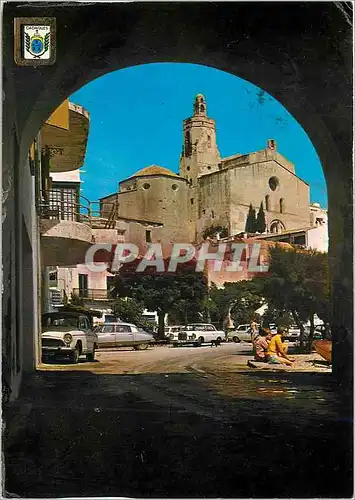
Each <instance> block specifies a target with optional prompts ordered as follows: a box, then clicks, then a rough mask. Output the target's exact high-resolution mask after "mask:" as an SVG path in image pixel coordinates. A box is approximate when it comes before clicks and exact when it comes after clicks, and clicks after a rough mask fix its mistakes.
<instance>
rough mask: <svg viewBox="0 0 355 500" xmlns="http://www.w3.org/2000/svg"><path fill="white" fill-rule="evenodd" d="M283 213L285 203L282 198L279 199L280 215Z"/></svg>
mask: <svg viewBox="0 0 355 500" xmlns="http://www.w3.org/2000/svg"><path fill="white" fill-rule="evenodd" d="M284 211H285V201H284V199H283V198H280V214H283V213H284Z"/></svg>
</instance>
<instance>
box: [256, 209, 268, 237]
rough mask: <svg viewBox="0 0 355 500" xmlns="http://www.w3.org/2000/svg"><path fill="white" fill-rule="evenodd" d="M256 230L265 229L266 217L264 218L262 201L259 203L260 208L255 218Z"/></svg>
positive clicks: (261, 230) (261, 231) (260, 231)
mask: <svg viewBox="0 0 355 500" xmlns="http://www.w3.org/2000/svg"><path fill="white" fill-rule="evenodd" d="M255 229H256V232H258V233H264V232H265V229H266V219H265V212H264V205H263V202H261V203H260V208H259V212H258V216H257V218H256V227H255Z"/></svg>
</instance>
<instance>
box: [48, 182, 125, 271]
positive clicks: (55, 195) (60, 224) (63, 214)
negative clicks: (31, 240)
mask: <svg viewBox="0 0 355 500" xmlns="http://www.w3.org/2000/svg"><path fill="white" fill-rule="evenodd" d="M42 200H44V201H43V202H42V203H41V204H40V206H39V207H38V208H39V215H40V219H41V220H40V233H41V251H42V264H43V265H45V266H71V265H76V264H82V263H84V262H85V254H86V252H87V250H88V249H89V248H90V246H91V245H92V244H94V243H98V242H99V241H98V239H99V238H98V236H100V233H103V234H102V235H101V236H102V238H103V240H105V241H104V242H105V243H111V244H112V243H117V241H118V239H119V236H118V233H117V229H116V210H115V204H114V203H112V207H111V211H110V212H109V214H108V216H107V217H105V218H103V217H101V216H100V211H99V203H98V202H90V201H89V200H88V199H87V198H85V197H84V196H79V195H77V194H76V193H74V192H71V191H62V192H61V191H60V190H58V189H53V190H49V191H47V192H45V193H43V196H42ZM96 206H97V207H98V208H95V207H96Z"/></svg>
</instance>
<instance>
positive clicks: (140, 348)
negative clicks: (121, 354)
mask: <svg viewBox="0 0 355 500" xmlns="http://www.w3.org/2000/svg"><path fill="white" fill-rule="evenodd" d="M133 349H134V350H135V351H144V350H145V349H148V344H147V343H145V344H138V345H135V346H134V347H133Z"/></svg>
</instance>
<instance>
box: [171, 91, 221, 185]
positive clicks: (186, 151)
mask: <svg viewBox="0 0 355 500" xmlns="http://www.w3.org/2000/svg"><path fill="white" fill-rule="evenodd" d="M183 135H184V137H183V148H182V154H181V158H180V175H181V177H184V178H185V179H187V180H188V182H189V183H190V185H191V186H196V185H197V178H198V177H200V176H201V175H205V174H209V173H211V172H215V171H216V170H218V163H219V161H220V153H219V151H218V147H217V143H216V123H215V121H214V120H212V119H211V118H208V116H207V105H206V100H205V98H204V96H203V95H202V94H197V96H196V97H195V100H194V105H193V116H191V117H190V118H187V119H186V120H184V124H183Z"/></svg>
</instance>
